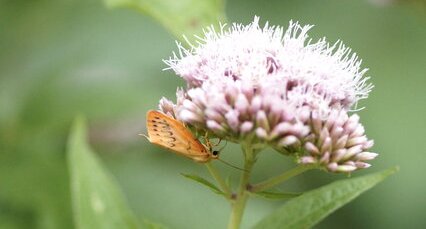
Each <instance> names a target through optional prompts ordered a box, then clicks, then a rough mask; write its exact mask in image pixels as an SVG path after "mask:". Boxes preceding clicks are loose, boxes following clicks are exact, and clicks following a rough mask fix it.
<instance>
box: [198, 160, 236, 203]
mask: <svg viewBox="0 0 426 229" xmlns="http://www.w3.org/2000/svg"><path fill="white" fill-rule="evenodd" d="M205 165H206V167H207V169H208V170H209V172H210V174H211V175H212V177H213V178H214V179H215V180H216V182H217V183H218V185H219V186H220V189H221V190H222V192H224V193H225V195H226V198H227V199H231V195H232V193H231V189H230V188H229V187H228V185H227V184H226V182H225V181H224V180H223V179H222V177H221V176H220V174H219V171H217V169H216V168H215V167H214V166H213V164H212V163H210V162H208V163H206V164H205Z"/></svg>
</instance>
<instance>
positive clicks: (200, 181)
mask: <svg viewBox="0 0 426 229" xmlns="http://www.w3.org/2000/svg"><path fill="white" fill-rule="evenodd" d="M182 176H184V177H186V178H188V179H191V180H194V181H196V182H198V183H200V184H202V185H205V186H207V187H208V188H210V189H211V190H212V191H213V192H214V193H216V194H219V195H224V193H223V192H222V191H221V190H220V189H219V188H218V187H216V186H215V185H214V184H212V183H211V182H210V181H208V180H206V179H204V178H202V177H200V176H197V175H191V174H183V173H182Z"/></svg>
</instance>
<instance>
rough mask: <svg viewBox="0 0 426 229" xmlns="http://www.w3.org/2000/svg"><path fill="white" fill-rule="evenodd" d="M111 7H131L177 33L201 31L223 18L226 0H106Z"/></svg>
mask: <svg viewBox="0 0 426 229" xmlns="http://www.w3.org/2000/svg"><path fill="white" fill-rule="evenodd" d="M104 1H105V2H106V4H107V5H108V6H109V7H131V8H134V9H136V10H138V11H140V12H142V13H145V14H147V15H149V16H151V17H153V18H154V19H156V20H157V21H159V22H160V23H161V24H162V25H163V26H164V27H165V28H166V29H168V30H169V31H170V32H171V33H172V34H173V35H174V36H175V37H177V38H178V39H181V40H182V38H183V37H182V35H183V34H185V35H186V36H187V37H188V38H189V39H192V35H195V34H196V35H200V34H201V32H202V30H201V28H204V27H206V26H209V25H212V24H213V25H218V22H224V20H225V13H224V8H225V7H224V1H223V0H202V1H200V0H178V1H177V0H104Z"/></svg>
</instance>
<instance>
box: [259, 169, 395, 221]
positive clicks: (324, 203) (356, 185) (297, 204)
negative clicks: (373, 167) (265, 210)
mask: <svg viewBox="0 0 426 229" xmlns="http://www.w3.org/2000/svg"><path fill="white" fill-rule="evenodd" d="M397 170H398V168H396V167H395V168H390V169H387V170H385V171H382V172H378V173H374V174H371V175H365V176H362V177H358V178H351V179H345V180H341V181H336V182H333V183H331V184H328V185H325V186H323V187H320V188H318V189H315V190H312V191H309V192H307V193H305V194H303V195H301V196H300V197H297V198H295V199H292V200H290V201H288V202H287V203H286V204H285V205H284V206H283V207H281V208H279V209H278V210H276V211H274V212H273V213H272V214H271V215H269V216H267V217H265V218H264V219H263V220H261V221H260V222H259V223H258V224H257V225H256V226H255V227H254V228H256V229H257V228H259V229H260V228H262V229H268V228H270V229H272V228H273V229H276V228H310V227H312V226H314V225H315V224H316V223H318V222H319V221H321V220H322V219H324V218H325V217H326V216H328V215H329V214H330V213H332V212H333V211H335V210H337V209H338V208H339V207H342V206H343V205H345V204H346V203H348V202H350V201H351V200H353V199H354V198H356V197H357V196H358V195H360V194H361V193H363V192H365V191H367V190H368V189H370V188H372V187H373V186H375V185H376V184H377V183H379V182H381V181H382V180H384V179H385V178H386V177H387V176H389V175H391V174H393V173H395V172H396V171H397Z"/></svg>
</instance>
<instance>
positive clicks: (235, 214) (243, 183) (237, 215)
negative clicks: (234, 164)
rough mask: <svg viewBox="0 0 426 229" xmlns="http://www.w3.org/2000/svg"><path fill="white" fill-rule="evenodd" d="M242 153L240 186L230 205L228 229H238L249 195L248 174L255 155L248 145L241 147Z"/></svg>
mask: <svg viewBox="0 0 426 229" xmlns="http://www.w3.org/2000/svg"><path fill="white" fill-rule="evenodd" d="M243 151H244V156H245V162H244V172H243V174H242V175H241V180H240V185H239V188H238V191H237V194H236V195H235V196H234V202H233V203H232V210H231V217H230V220H229V224H228V229H238V228H240V224H241V220H242V218H243V214H244V209H245V206H246V202H247V199H248V194H249V193H248V192H247V187H248V185H249V179H250V174H251V170H252V168H253V165H254V163H255V161H256V153H255V152H254V151H253V148H252V147H251V146H250V145H243Z"/></svg>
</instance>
